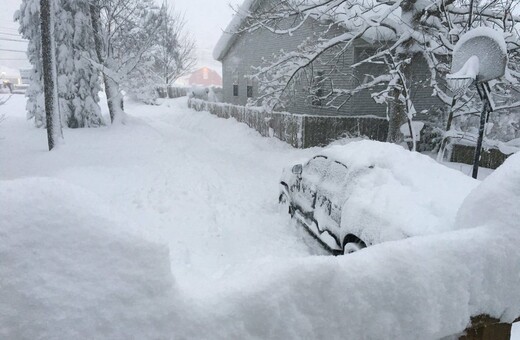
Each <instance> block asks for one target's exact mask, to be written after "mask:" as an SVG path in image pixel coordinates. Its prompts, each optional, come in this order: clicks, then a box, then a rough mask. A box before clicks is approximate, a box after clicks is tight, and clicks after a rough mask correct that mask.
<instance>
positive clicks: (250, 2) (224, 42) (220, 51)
mask: <svg viewBox="0 0 520 340" xmlns="http://www.w3.org/2000/svg"><path fill="white" fill-rule="evenodd" d="M260 1H263V0H244V2H243V3H242V5H241V6H240V7H239V8H238V11H237V13H235V15H234V16H233V19H232V20H231V22H230V23H229V24H228V25H227V27H226V29H225V30H224V33H223V34H222V36H221V37H220V39H219V40H218V42H217V44H216V45H215V48H214V49H213V58H214V59H215V60H218V61H221V60H222V58H224V56H225V55H226V53H227V52H228V51H229V48H230V47H231V46H232V45H233V43H234V42H235V40H236V39H237V37H238V36H237V33H235V32H236V31H237V30H238V29H239V28H240V26H242V24H243V22H244V20H245V19H246V17H247V15H248V13H250V12H251V9H252V8H253V7H254V5H256V4H257V3H259V2H260Z"/></svg>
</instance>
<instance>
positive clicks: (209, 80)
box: [188, 67, 222, 87]
mask: <svg viewBox="0 0 520 340" xmlns="http://www.w3.org/2000/svg"><path fill="white" fill-rule="evenodd" d="M188 84H189V85H190V86H204V87H208V86H218V87H221V86H222V77H221V76H220V74H218V73H217V71H215V70H212V69H210V68H208V67H203V68H200V69H198V70H196V71H195V72H193V73H192V74H191V75H190V77H189V79H188Z"/></svg>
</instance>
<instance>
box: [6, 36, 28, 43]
mask: <svg viewBox="0 0 520 340" xmlns="http://www.w3.org/2000/svg"><path fill="white" fill-rule="evenodd" d="M0 41H16V42H23V43H26V42H28V40H22V39H11V38H3V37H0Z"/></svg>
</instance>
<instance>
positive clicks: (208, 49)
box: [0, 0, 242, 73]
mask: <svg viewBox="0 0 520 340" xmlns="http://www.w3.org/2000/svg"><path fill="white" fill-rule="evenodd" d="M156 1H157V2H159V3H162V1H163V0H156ZM0 2H1V4H2V6H1V11H0V72H2V71H3V72H5V69H6V68H11V69H15V70H17V69H19V68H25V67H29V66H30V65H29V64H28V62H27V61H26V59H25V54H24V53H19V52H10V51H5V50H6V49H9V50H24V51H25V49H26V43H23V42H16V41H8V40H5V39H20V38H19V37H16V36H14V35H13V34H17V28H18V25H17V24H16V23H15V22H13V13H14V11H16V10H17V9H18V7H19V6H20V3H21V0H0ZM168 2H169V4H170V5H173V6H174V7H175V9H176V11H178V12H180V13H184V15H185V19H186V29H187V31H189V32H191V34H192V35H193V37H194V38H195V41H196V43H197V58H198V66H200V67H202V66H209V67H211V68H214V69H216V70H217V71H218V72H219V73H220V72H221V69H220V63H219V62H217V61H215V60H213V58H212V56H211V54H212V50H213V47H214V46H215V44H216V42H217V40H218V39H219V38H220V35H221V34H222V31H223V30H224V28H225V27H226V26H227V24H228V23H229V21H230V20H231V17H232V15H233V10H232V9H231V8H230V6H229V4H230V3H231V4H233V5H236V4H240V3H241V2H242V0H168Z"/></svg>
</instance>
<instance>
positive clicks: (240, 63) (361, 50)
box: [222, 20, 444, 119]
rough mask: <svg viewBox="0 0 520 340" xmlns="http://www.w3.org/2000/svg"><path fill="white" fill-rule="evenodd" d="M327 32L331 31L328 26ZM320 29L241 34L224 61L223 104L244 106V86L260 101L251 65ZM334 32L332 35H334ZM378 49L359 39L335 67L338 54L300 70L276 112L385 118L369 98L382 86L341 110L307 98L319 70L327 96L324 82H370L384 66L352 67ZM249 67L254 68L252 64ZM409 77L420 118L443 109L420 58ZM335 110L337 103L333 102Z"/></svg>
mask: <svg viewBox="0 0 520 340" xmlns="http://www.w3.org/2000/svg"><path fill="white" fill-rule="evenodd" d="M329 29H330V27H329ZM322 30H323V26H321V25H320V23H318V22H316V21H312V20H311V21H308V22H306V23H305V24H304V25H303V26H302V27H301V28H300V29H298V30H297V31H295V32H294V33H293V34H292V35H277V34H274V33H271V32H269V31H267V30H256V31H253V32H248V33H242V34H240V35H239V36H238V37H237V38H236V40H235V41H234V43H233V45H232V46H231V47H230V48H229V50H228V52H227V54H226V55H225V56H224V57H223V58H222V74H223V100H224V102H227V103H230V104H234V105H246V104H247V102H248V98H247V86H252V88H253V93H252V94H253V99H254V98H258V97H259V96H260V95H261V94H260V93H259V89H258V83H257V82H256V81H255V80H253V81H252V80H249V79H248V77H247V75H251V74H253V73H254V72H255V70H254V69H253V67H260V66H262V65H265V64H266V62H267V61H268V60H269V59H270V58H272V57H273V56H274V55H275V54H279V53H280V51H281V50H284V51H291V50H295V49H297V47H298V46H299V45H300V44H301V43H302V42H303V41H305V39H308V38H311V39H312V37H313V35H314V32H320V31H322ZM334 33H337V32H331V34H334ZM375 51H376V46H375V45H373V44H370V43H368V42H366V41H364V40H361V39H359V40H358V41H356V42H355V43H354V44H353V46H351V47H350V48H348V49H347V50H346V51H345V52H344V53H343V54H342V56H341V58H339V59H338V60H335V63H334V64H335V68H333V67H332V66H330V65H328V61H330V60H331V58H333V57H336V53H334V52H336V51H330V52H327V53H325V54H324V55H322V56H321V57H320V59H319V60H318V61H316V62H314V63H313V65H311V66H310V67H309V68H307V69H306V70H304V71H302V72H300V74H299V77H298V78H297V79H296V83H295V84H294V86H293V87H292V88H291V90H290V91H292V92H290V93H287V94H286V98H287V101H286V105H285V107H283V108H280V109H282V110H284V111H288V112H291V113H294V114H310V115H348V116H368V115H374V116H379V117H384V116H386V105H384V104H378V103H376V102H375V101H374V100H373V99H372V93H374V92H379V91H381V90H383V89H384V87H381V88H376V89H372V90H366V91H362V92H359V93H357V94H355V95H354V96H352V97H351V98H350V99H349V100H348V101H346V102H344V103H343V105H342V106H341V108H334V107H330V106H329V107H328V106H323V105H321V106H320V105H315V104H316V102H314V103H313V99H312V98H311V97H310V95H309V86H310V79H309V78H312V77H313V76H315V75H316V74H317V72H318V71H322V72H323V73H324V74H326V77H327V82H325V86H324V89H323V90H324V92H325V93H326V92H327V84H329V83H330V84H334V87H336V88H347V89H348V88H354V87H356V86H357V85H359V84H360V83H362V82H363V81H366V80H367V79H368V78H367V77H366V75H367V74H370V75H377V74H380V73H381V72H383V71H385V69H386V65H374V64H363V65H360V66H358V67H357V68H355V69H353V68H352V67H351V65H352V64H354V63H355V62H358V61H360V60H363V59H365V58H366V57H367V56H368V55H371V53H374V52H375ZM252 65H253V66H252ZM407 71H408V72H409V75H408V78H409V79H410V80H411V82H412V84H411V88H412V92H411V97H412V100H413V102H414V104H415V109H416V111H417V113H418V116H417V118H418V119H425V118H427V116H426V115H425V114H421V111H423V110H425V111H430V112H431V111H436V110H438V109H442V108H444V106H443V104H442V103H441V101H440V100H439V99H438V98H436V97H434V96H432V89H431V88H430V87H429V86H428V85H429V69H428V65H427V63H426V61H425V60H424V59H423V58H422V57H419V56H416V57H414V58H413V59H412V62H411V64H410V66H409V67H408V70H407ZM234 85H236V86H238V95H237V96H235V95H234V94H233V86H234ZM333 104H334V106H339V104H340V103H339V102H336V103H333Z"/></svg>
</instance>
